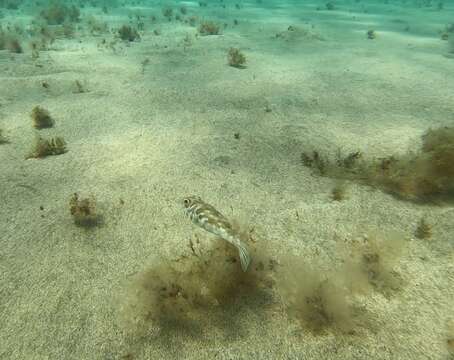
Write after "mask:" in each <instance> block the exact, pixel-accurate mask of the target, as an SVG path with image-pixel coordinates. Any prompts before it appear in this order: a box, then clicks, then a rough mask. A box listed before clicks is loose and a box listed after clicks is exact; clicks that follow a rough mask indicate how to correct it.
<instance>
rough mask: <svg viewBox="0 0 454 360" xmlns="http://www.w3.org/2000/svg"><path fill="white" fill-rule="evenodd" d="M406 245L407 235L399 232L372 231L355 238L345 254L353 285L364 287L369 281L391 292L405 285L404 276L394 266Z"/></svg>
mask: <svg viewBox="0 0 454 360" xmlns="http://www.w3.org/2000/svg"><path fill="white" fill-rule="evenodd" d="M404 248H405V238H404V237H403V236H402V235H401V234H400V233H398V232H389V233H386V234H385V233H381V232H371V233H369V234H367V235H362V236H361V237H359V238H356V239H353V240H351V241H350V244H349V254H347V256H346V260H345V264H346V265H345V266H346V269H349V271H350V272H351V273H352V274H355V276H349V278H350V280H351V284H350V286H351V287H352V288H358V289H359V288H365V287H366V286H367V285H366V284H369V285H371V286H372V287H373V288H374V289H375V290H377V291H379V292H381V293H383V294H384V295H385V296H390V295H391V294H392V293H394V292H396V291H398V290H400V289H401V287H402V286H403V280H402V277H401V276H400V275H399V273H398V272H396V271H395V268H396V266H397V264H398V262H399V260H400V258H401V256H402V253H403V249H404Z"/></svg>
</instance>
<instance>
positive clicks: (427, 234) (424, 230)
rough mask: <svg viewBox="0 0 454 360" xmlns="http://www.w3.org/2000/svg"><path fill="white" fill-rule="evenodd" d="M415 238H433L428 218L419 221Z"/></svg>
mask: <svg viewBox="0 0 454 360" xmlns="http://www.w3.org/2000/svg"><path fill="white" fill-rule="evenodd" d="M415 236H416V237H417V238H418V239H430V238H431V237H432V225H431V224H429V223H428V222H427V220H426V218H424V217H423V218H421V219H420V220H419V223H418V226H417V227H416V231H415Z"/></svg>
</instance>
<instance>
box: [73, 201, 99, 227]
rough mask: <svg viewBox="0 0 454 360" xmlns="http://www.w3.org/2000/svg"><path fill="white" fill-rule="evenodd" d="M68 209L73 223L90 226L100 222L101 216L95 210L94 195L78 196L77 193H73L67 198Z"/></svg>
mask: <svg viewBox="0 0 454 360" xmlns="http://www.w3.org/2000/svg"><path fill="white" fill-rule="evenodd" d="M69 211H70V213H71V215H72V217H73V220H74V223H75V224H76V225H78V226H81V227H85V228H90V227H94V226H96V225H99V224H100V223H101V220H102V217H101V216H100V214H98V212H97V210H96V201H95V199H94V197H88V198H83V199H80V198H79V194H78V193H74V194H73V195H72V196H71V198H70V200H69Z"/></svg>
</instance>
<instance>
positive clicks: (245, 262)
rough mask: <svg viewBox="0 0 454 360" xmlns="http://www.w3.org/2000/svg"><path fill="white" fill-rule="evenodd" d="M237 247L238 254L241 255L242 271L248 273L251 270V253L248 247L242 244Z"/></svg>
mask: <svg viewBox="0 0 454 360" xmlns="http://www.w3.org/2000/svg"><path fill="white" fill-rule="evenodd" d="M236 247H237V248H238V252H239V254H240V263H241V269H243V271H244V272H246V271H247V269H248V268H249V264H250V263H251V256H250V255H249V251H248V250H247V248H246V246H244V245H243V244H241V243H240V244H238V245H237V246H236Z"/></svg>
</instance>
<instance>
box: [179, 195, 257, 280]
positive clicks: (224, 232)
mask: <svg viewBox="0 0 454 360" xmlns="http://www.w3.org/2000/svg"><path fill="white" fill-rule="evenodd" d="M183 206H184V211H185V214H186V216H188V217H189V219H190V220H191V221H192V222H193V223H194V224H195V225H197V226H199V227H201V228H202V229H204V230H205V231H208V232H209V233H212V234H214V235H217V236H219V237H221V238H222V239H224V240H225V241H227V242H229V243H230V244H232V245H233V246H235V247H236V248H237V250H238V253H239V256H240V263H241V269H242V270H243V271H244V272H246V271H247V269H248V268H249V264H250V263H251V256H250V255H249V251H248V249H247V247H246V246H245V245H244V244H243V243H242V242H241V240H240V236H239V234H238V232H237V231H235V229H234V228H233V226H232V224H231V223H230V222H229V220H228V219H227V218H226V217H225V216H224V215H222V214H221V213H220V212H219V211H218V210H216V209H215V208H214V206H212V205H210V204H207V203H206V202H204V201H203V200H202V199H201V198H200V197H199V196H187V197H185V198H184V199H183Z"/></svg>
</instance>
